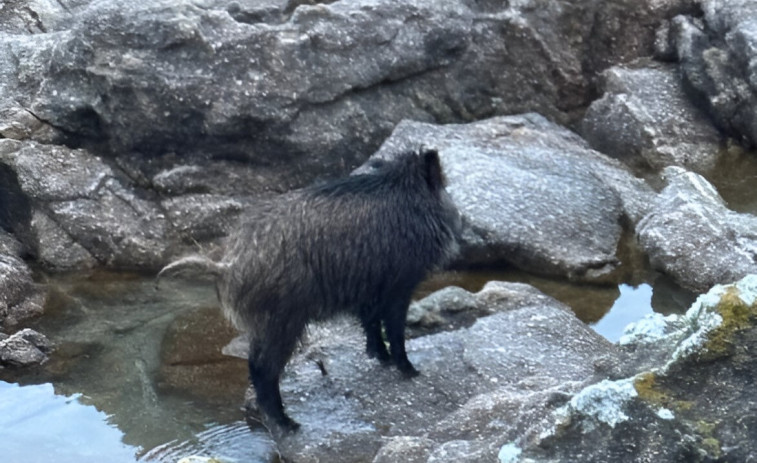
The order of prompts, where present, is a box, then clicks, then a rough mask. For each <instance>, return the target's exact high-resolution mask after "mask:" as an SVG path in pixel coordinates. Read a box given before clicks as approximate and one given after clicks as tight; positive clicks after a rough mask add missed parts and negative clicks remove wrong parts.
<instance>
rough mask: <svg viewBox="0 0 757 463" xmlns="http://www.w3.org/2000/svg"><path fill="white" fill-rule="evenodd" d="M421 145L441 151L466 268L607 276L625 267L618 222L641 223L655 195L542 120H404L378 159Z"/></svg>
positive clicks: (523, 117) (579, 141)
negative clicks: (462, 228)
mask: <svg viewBox="0 0 757 463" xmlns="http://www.w3.org/2000/svg"><path fill="white" fill-rule="evenodd" d="M421 145H425V146H427V147H432V148H435V149H438V150H439V152H440V157H441V159H442V163H443V167H444V170H445V174H446V176H447V180H448V187H447V190H448V191H449V193H450V195H451V196H452V199H453V201H454V202H455V204H456V205H457V206H458V208H459V209H460V211H461V213H462V216H463V220H464V221H465V222H467V224H468V225H469V229H468V230H467V232H466V233H464V236H463V241H464V243H463V244H464V246H463V258H462V260H463V261H464V262H465V263H466V264H471V263H475V264H498V265H501V264H503V263H504V262H507V263H510V264H514V265H516V266H518V267H519V268H522V269H525V270H528V271H533V272H536V273H542V274H551V275H561V276H567V277H569V278H576V279H589V280H591V279H596V278H600V277H607V275H608V274H609V273H611V272H612V271H613V270H614V269H615V268H617V266H618V264H619V262H618V260H617V258H616V251H617V245H618V240H619V239H620V236H621V232H622V227H621V225H620V224H621V222H622V221H624V220H625V221H627V222H629V223H635V222H636V221H638V220H639V218H641V216H642V215H644V213H645V212H644V211H645V210H646V207H647V205H648V202H649V201H650V199H651V197H652V196H653V193H652V190H651V189H650V188H649V187H648V186H646V184H645V183H644V182H643V181H642V180H640V179H637V178H636V177H634V176H633V175H632V174H631V173H630V172H629V171H628V169H627V168H626V167H625V166H623V165H622V164H620V163H619V162H617V161H615V160H612V159H609V158H607V157H606V156H604V155H602V154H600V153H597V152H595V151H593V150H591V149H590V148H589V147H588V146H587V144H586V142H584V141H583V140H582V139H581V138H580V137H578V136H577V135H575V134H574V133H572V132H570V131H568V130H566V129H564V128H562V127H560V126H557V125H555V124H552V123H550V122H548V121H547V120H546V119H544V118H543V117H540V116H538V115H535V114H525V115H519V116H506V117H498V118H492V119H488V120H484V121H479V122H475V123H471V124H465V125H452V124H450V125H432V124H424V123H419V122H410V121H404V122H402V123H401V124H399V125H398V126H397V128H396V129H395V131H394V133H393V134H392V136H391V137H390V138H389V139H387V140H386V141H385V143H384V144H383V145H382V147H381V149H380V150H379V151H378V152H377V153H376V155H375V157H376V158H382V157H391V156H392V154H393V153H396V152H399V151H401V150H404V149H409V148H410V149H412V148H416V147H418V146H421ZM366 168H368V167H367V166H366V167H364V168H363V169H366ZM358 171H360V170H358Z"/></svg>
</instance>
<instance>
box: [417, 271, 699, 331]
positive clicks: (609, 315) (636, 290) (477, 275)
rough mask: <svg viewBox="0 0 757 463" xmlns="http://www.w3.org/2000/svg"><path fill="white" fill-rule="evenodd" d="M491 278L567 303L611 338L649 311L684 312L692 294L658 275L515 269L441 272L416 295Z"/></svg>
mask: <svg viewBox="0 0 757 463" xmlns="http://www.w3.org/2000/svg"><path fill="white" fill-rule="evenodd" d="M493 280H499V281H511V282H520V283H527V284H529V285H531V286H534V287H535V288H537V289H539V290H540V291H541V292H543V293H545V294H547V295H549V296H552V297H554V298H555V299H557V300H558V301H560V302H562V303H564V304H566V305H568V306H569V307H570V308H571V309H572V310H573V312H574V313H575V314H576V316H577V317H578V318H579V319H580V320H581V321H583V322H584V323H587V324H589V325H590V326H591V327H592V328H594V330H596V331H597V332H598V333H599V334H601V335H602V336H604V337H605V338H607V339H608V340H610V341H612V342H616V341H617V340H618V339H620V335H621V334H622V332H623V329H624V328H625V327H626V325H628V324H629V323H631V322H634V321H637V320H639V319H641V318H642V317H643V316H644V315H646V314H648V313H651V312H652V311H654V312H659V313H662V314H664V315H669V314H671V313H684V312H685V311H686V310H687V309H688V308H689V307H690V306H691V304H692V303H693V302H694V300H695V298H696V295H695V294H693V293H692V292H690V291H688V290H685V289H683V288H681V287H680V286H678V285H677V284H675V283H674V282H673V281H672V280H671V279H669V278H666V277H664V276H661V275H659V276H654V275H653V276H652V277H650V280H651V281H652V283H651V284H650V283H639V284H629V283H622V284H620V285H617V286H615V285H591V284H578V283H571V282H568V281H565V280H558V279H552V278H547V277H541V276H537V275H531V274H525V273H523V272H520V271H517V270H506V271H492V270H471V271H465V272H445V273H441V274H438V275H436V276H434V277H433V278H432V279H430V280H429V281H427V282H425V283H424V284H423V285H421V287H420V288H419V290H418V292H417V294H416V296H417V297H423V296H425V295H427V294H429V293H431V292H433V291H435V290H437V289H440V288H443V287H445V286H449V285H455V286H460V287H461V288H463V289H466V290H468V291H471V292H477V291H479V290H480V289H481V288H482V287H483V286H484V285H485V284H486V283H487V282H489V281H493Z"/></svg>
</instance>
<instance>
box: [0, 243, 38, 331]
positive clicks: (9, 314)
mask: <svg viewBox="0 0 757 463" xmlns="http://www.w3.org/2000/svg"><path fill="white" fill-rule="evenodd" d="M44 302H45V293H44V291H42V290H41V289H39V288H38V287H37V286H36V285H35V283H34V281H33V280H32V276H31V271H30V270H29V268H28V267H27V266H26V264H24V262H23V261H21V260H19V259H17V258H15V257H13V256H9V255H7V254H2V253H0V329H2V328H13V327H15V326H16V325H18V324H19V323H20V322H22V321H23V320H26V319H28V318H31V317H35V316H38V315H41V314H42V312H43V306H44Z"/></svg>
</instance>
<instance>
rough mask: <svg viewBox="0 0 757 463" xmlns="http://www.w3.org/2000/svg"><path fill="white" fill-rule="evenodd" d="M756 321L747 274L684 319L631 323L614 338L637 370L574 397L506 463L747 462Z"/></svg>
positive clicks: (751, 442)
mask: <svg viewBox="0 0 757 463" xmlns="http://www.w3.org/2000/svg"><path fill="white" fill-rule="evenodd" d="M756 322H757V275H749V276H747V277H745V278H744V279H742V280H740V281H738V282H737V283H735V284H732V285H726V286H716V287H714V288H713V289H712V290H710V291H709V292H708V293H707V294H706V295H703V296H701V297H700V298H699V299H698V300H697V302H695V303H694V305H692V307H691V308H690V309H689V311H688V312H687V313H686V314H684V315H670V316H668V317H662V316H661V315H658V314H655V315H651V316H649V317H647V318H646V319H644V320H643V321H642V322H639V323H637V324H635V325H633V326H631V327H629V329H628V330H627V333H626V335H625V337H624V339H623V340H621V343H622V344H624V347H625V348H626V349H627V351H628V352H630V353H631V359H632V360H631V361H632V362H634V363H635V364H636V371H635V374H633V375H631V376H629V377H627V378H623V379H618V380H615V381H607V382H604V383H600V384H597V385H594V386H590V387H588V388H586V389H584V390H582V391H581V392H580V393H578V394H576V395H575V396H573V398H571V400H570V402H569V403H568V405H567V406H566V407H565V408H564V409H561V410H559V411H558V412H557V413H556V414H555V415H556V418H558V424H557V425H556V426H555V428H554V430H553V432H551V433H550V432H547V433H544V434H543V436H541V437H540V439H539V441H538V442H529V443H527V444H526V446H524V447H525V448H524V449H523V451H522V452H521V453H520V455H519V458H520V459H516V460H512V461H523V462H525V461H533V460H536V461H576V460H580V461H644V460H647V459H649V460H654V461H691V462H707V461H750V459H751V458H753V455H754V454H755V452H756V451H757V448H755V442H757V441H755V439H754V438H755V429H756V428H755V427H754V423H755V417H757V408H756V407H755V405H754V401H753V400H752V399H751V397H750V395H749V392H748V391H749V387H748V386H747V384H748V383H749V382H750V381H751V379H750V378H751V371H752V369H753V368H754V363H755V361H754V358H753V356H752V355H750V354H749V353H748V352H749V351H750V350H751V349H753V348H754V346H755V340H756V339H757V325H756V324H755V323H756ZM650 352H653V353H654V355H653V356H652V357H651V358H650V357H649V356H648V354H649V353H650ZM523 442H524V441H523V440H521V441H520V443H523ZM516 447H517V445H516ZM518 450H521V448H520V447H518Z"/></svg>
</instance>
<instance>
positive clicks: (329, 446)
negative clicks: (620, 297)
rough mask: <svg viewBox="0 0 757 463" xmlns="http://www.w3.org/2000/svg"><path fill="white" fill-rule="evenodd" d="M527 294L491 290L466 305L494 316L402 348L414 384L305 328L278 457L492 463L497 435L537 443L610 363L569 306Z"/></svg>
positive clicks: (600, 341)
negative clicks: (533, 435)
mask: <svg viewBox="0 0 757 463" xmlns="http://www.w3.org/2000/svg"><path fill="white" fill-rule="evenodd" d="M536 293H537V292H536V291H535V290H534V289H533V288H530V287H527V286H526V285H522V284H511V283H501V282H495V283H490V284H488V285H487V287H486V288H485V289H484V290H482V291H481V292H479V293H477V294H475V295H470V297H471V298H474V299H475V300H476V301H477V303H478V304H480V305H483V304H487V305H488V307H489V310H490V311H491V313H493V315H490V316H487V317H483V318H481V319H479V320H477V321H476V322H475V323H474V324H473V325H472V326H470V327H469V328H464V329H460V330H456V331H451V332H443V333H437V334H433V335H428V336H423V337H420V338H416V339H412V340H410V341H409V342H408V351H409V356H410V358H411V359H412V361H413V362H414V363H415V365H416V366H417V367H418V368H419V370H420V371H421V376H419V377H417V378H414V379H413V380H412V381H404V380H402V379H400V378H399V375H398V373H397V371H396V370H395V369H393V368H385V367H383V366H381V365H380V364H379V363H378V362H373V361H366V358H365V354H364V339H363V335H362V332H361V330H360V328H359V327H357V326H355V325H352V324H349V322H346V321H337V322H331V323H329V324H327V325H325V326H320V327H316V328H314V329H313V330H311V332H310V335H309V344H308V345H307V347H306V350H305V351H304V352H301V353H299V354H296V356H295V358H294V359H293V360H292V362H291V363H290V365H289V366H288V369H287V372H286V374H285V375H284V378H283V381H282V391H283V392H282V394H283V396H284V401H285V403H286V406H287V410H288V412H289V413H290V414H291V415H292V416H293V417H294V418H295V419H297V420H299V422H300V423H301V424H302V428H301V429H300V431H299V432H298V433H296V434H287V435H283V436H277V438H278V445H279V450H280V452H281V455H282V457H283V458H285V459H286V460H287V461H292V462H302V461H330V462H348V461H349V462H351V461H437V459H442V460H444V461H493V460H494V458H495V457H496V456H497V454H498V452H499V448H500V446H501V445H502V443H503V442H504V440H505V439H506V438H507V436H514V435H520V434H522V433H527V432H529V431H530V432H538V431H537V429H541V428H543V427H545V426H547V425H548V424H550V422H544V419H545V418H546V417H550V419H551V415H550V412H551V411H554V410H555V409H556V408H557V407H559V406H560V405H562V404H563V403H565V401H567V400H568V399H569V398H570V393H572V392H575V391H577V390H579V389H580V387H581V385H582V384H584V383H589V382H593V381H596V380H597V379H596V378H600V377H601V376H602V374H601V373H597V371H596V367H595V364H596V363H597V362H599V361H600V360H605V361H607V362H609V363H616V362H617V361H618V360H619V358H618V357H617V351H616V349H615V348H614V347H613V346H612V345H611V344H610V343H609V342H607V341H606V340H605V339H604V338H602V337H601V336H599V335H597V334H596V333H595V332H594V331H593V330H591V329H590V328H588V327H587V326H586V325H585V324H583V323H581V322H580V321H579V320H578V319H576V318H575V316H574V315H573V314H572V312H571V311H570V310H569V309H567V307H565V306H564V305H563V304H561V303H559V302H557V301H556V300H554V299H551V298H548V297H547V296H544V295H541V294H540V295H539V297H536V298H534V297H532V296H533V295H534V294H536ZM452 304H453V305H454V304H455V302H452ZM314 351H317V352H318V357H319V358H320V361H321V362H322V365H323V367H324V368H325V371H326V372H327V375H326V376H324V375H323V374H322V373H321V370H320V368H319V367H318V366H317V365H316V363H315V362H313V359H314V354H313V352H314ZM374 456H375V460H374Z"/></svg>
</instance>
